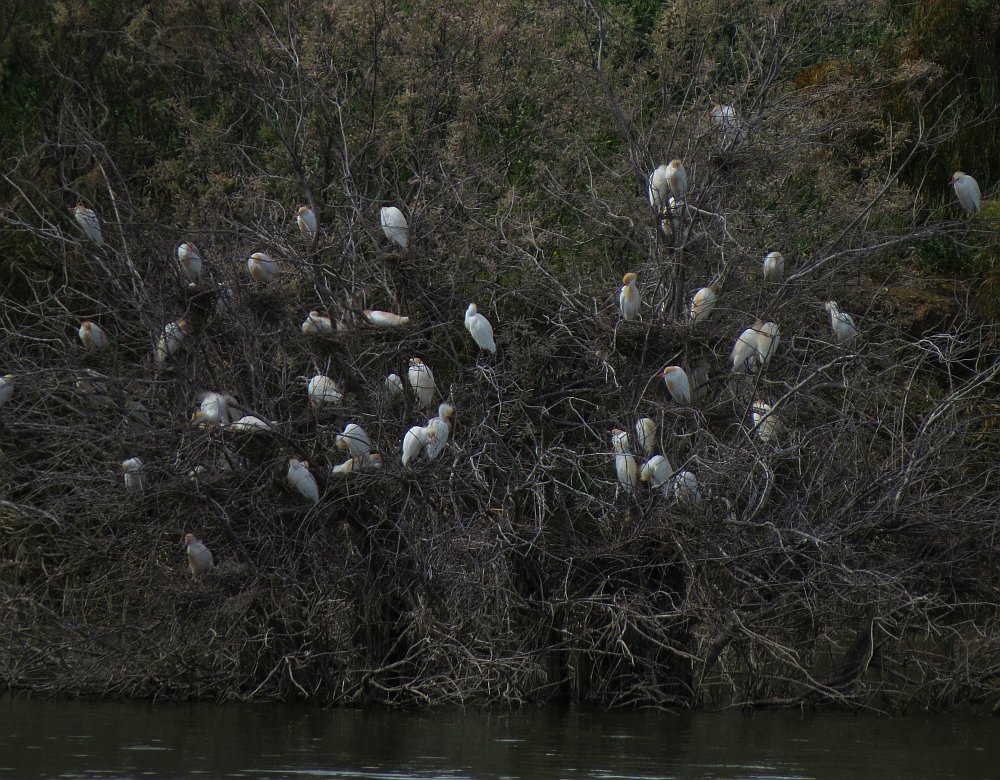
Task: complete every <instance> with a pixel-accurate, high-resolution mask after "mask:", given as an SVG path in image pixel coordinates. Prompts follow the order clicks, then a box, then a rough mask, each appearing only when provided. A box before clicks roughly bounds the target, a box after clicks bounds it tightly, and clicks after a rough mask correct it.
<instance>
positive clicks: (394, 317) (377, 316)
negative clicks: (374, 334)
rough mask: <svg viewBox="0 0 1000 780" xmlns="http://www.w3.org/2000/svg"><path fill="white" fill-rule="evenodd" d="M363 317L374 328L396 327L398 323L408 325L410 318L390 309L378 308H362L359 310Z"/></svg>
mask: <svg viewBox="0 0 1000 780" xmlns="http://www.w3.org/2000/svg"><path fill="white" fill-rule="evenodd" d="M361 313H362V314H363V315H364V317H365V319H366V320H368V322H370V323H371V324H372V325H374V326H375V327H376V328H396V327H399V326H400V325H409V324H410V318H409V317H403V316H400V315H399V314H393V313H392V312H391V311H379V310H378V309H364V310H362V312H361Z"/></svg>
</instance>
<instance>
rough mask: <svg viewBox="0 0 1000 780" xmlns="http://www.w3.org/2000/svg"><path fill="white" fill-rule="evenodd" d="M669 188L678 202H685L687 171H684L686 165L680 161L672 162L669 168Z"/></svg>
mask: <svg viewBox="0 0 1000 780" xmlns="http://www.w3.org/2000/svg"><path fill="white" fill-rule="evenodd" d="M667 186H668V187H669V188H670V194H671V195H673V196H674V198H676V199H677V200H684V198H686V197H687V186H688V185H687V171H685V170H684V163H682V162H681V161H680V160H671V161H670V164H669V165H668V166H667Z"/></svg>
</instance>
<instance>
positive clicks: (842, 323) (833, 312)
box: [824, 301, 858, 343]
mask: <svg viewBox="0 0 1000 780" xmlns="http://www.w3.org/2000/svg"><path fill="white" fill-rule="evenodd" d="M824 308H826V310H827V311H828V312H829V313H830V327H831V328H833V335H834V336H835V337H836V339H837V341H838V342H840V343H843V342H845V341H847V340H848V339H852V338H854V337H855V336H857V335H858V328H857V326H856V325H855V324H854V318H853V317H852V316H851V315H850V314H848V313H847V312H846V311H841V310H840V307H839V306H838V305H837V302H836V301H827V302H826V305H825V307H824Z"/></svg>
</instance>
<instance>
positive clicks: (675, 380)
mask: <svg viewBox="0 0 1000 780" xmlns="http://www.w3.org/2000/svg"><path fill="white" fill-rule="evenodd" d="M657 376H661V377H663V382H664V384H665V385H666V386H667V390H669V391H670V397H671V398H673V399H674V402H675V403H679V404H689V403H691V383H690V382H689V381H688V375H687V373H686V372H685V371H684V369H683V368H681V367H680V366H667V367H666V368H665V369H663V370H662V371H661V372H660V373H659V374H657Z"/></svg>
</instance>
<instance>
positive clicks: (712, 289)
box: [708, 283, 720, 295]
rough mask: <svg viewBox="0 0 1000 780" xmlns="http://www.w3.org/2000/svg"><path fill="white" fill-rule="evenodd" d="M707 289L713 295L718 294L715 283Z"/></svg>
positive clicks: (717, 287) (717, 286)
mask: <svg viewBox="0 0 1000 780" xmlns="http://www.w3.org/2000/svg"><path fill="white" fill-rule="evenodd" d="M708 289H709V290H711V291H712V293H714V294H715V295H718V294H719V289H720V288H719V285H718V284H717V283H712V284H710V285H708Z"/></svg>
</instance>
